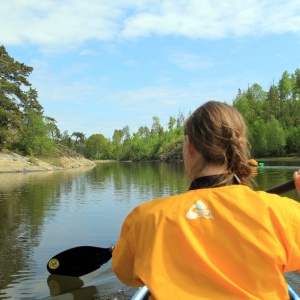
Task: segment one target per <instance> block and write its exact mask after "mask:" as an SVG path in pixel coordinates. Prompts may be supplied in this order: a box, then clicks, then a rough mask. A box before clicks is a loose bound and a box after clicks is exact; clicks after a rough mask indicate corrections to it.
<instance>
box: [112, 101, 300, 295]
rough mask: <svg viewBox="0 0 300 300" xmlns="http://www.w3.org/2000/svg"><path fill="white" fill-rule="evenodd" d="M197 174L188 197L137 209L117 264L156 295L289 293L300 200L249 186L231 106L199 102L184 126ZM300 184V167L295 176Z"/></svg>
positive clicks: (299, 265)
mask: <svg viewBox="0 0 300 300" xmlns="http://www.w3.org/2000/svg"><path fill="white" fill-rule="evenodd" d="M184 134H185V137H184V146H183V158H184V164H185V169H186V171H187V174H188V175H189V177H190V178H191V185H190V189H189V190H188V191H187V192H186V193H183V194H180V195H176V196H170V197H165V198H160V199H155V200H152V201H149V202H147V203H144V204H142V205H140V206H138V207H136V208H135V209H134V210H133V211H132V212H131V213H130V214H129V215H128V216H127V218H126V220H125V221H124V224H123V227H122V231H121V235H120V238H119V241H118V243H117V245H116V246H115V248H114V251H113V253H112V255H113V261H112V267H113V270H114V272H115V274H116V275H117V277H118V278H119V279H120V280H121V281H122V282H123V283H125V284H126V285H129V286H142V285H146V286H147V287H148V288H149V290H150V292H151V296H150V298H149V299H157V300H164V299H166V300H169V299H172V300H175V299H182V300H189V299H190V300H193V299H218V300H219V299H230V300H232V299H260V300H262V299H273V300H274V299H280V300H282V299H289V296H288V291H287V285H286V282H285V279H284V276H283V273H285V272H290V271H296V270H299V269H300V204H299V203H298V202H296V201H295V200H292V199H289V198H287V197H280V196H277V195H274V194H268V193H266V192H262V191H253V190H252V189H251V187H249V178H250V175H251V169H250V167H249V165H248V164H247V160H248V159H249V158H250V156H249V149H248V141H247V138H246V126H245V123H244V120H243V118H242V116H241V115H240V113H239V112H238V111H237V110H236V109H234V108H233V107H231V106H229V105H227V104H224V103H220V102H215V101H210V102H207V103H205V104H204V105H202V106H200V107H199V108H198V109H196V110H195V112H194V113H193V114H192V115H191V116H190V117H189V118H188V119H187V121H186V123H185V126H184ZM294 180H295V184H296V186H297V187H298V189H300V173H299V172H295V173H294Z"/></svg>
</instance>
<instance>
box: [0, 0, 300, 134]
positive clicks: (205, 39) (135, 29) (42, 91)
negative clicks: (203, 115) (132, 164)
mask: <svg viewBox="0 0 300 300" xmlns="http://www.w3.org/2000/svg"><path fill="white" fill-rule="evenodd" d="M0 44H2V45H4V46H5V48H6V50H7V51H8V53H9V54H10V56H12V57H13V58H14V59H15V60H17V61H19V62H23V63H25V64H27V65H29V66H32V67H33V68H34V71H33V72H32V74H31V75H30V77H29V81H30V82H31V83H32V87H33V88H35V89H36V90H37V91H38V93H39V99H38V100H39V102H40V103H41V105H42V106H43V107H44V114H45V115H46V116H49V117H52V118H54V119H55V120H56V121H57V126H58V128H59V129H60V130H61V131H62V132H63V131H65V130H67V131H68V132H69V134H72V133H73V132H74V131H79V132H83V133H84V134H86V137H89V136H90V135H92V134H94V133H101V134H103V135H104V136H105V137H107V138H111V137H112V135H113V132H114V130H115V129H122V128H123V127H125V126H129V128H130V132H131V134H132V133H134V132H136V131H137V130H138V128H139V127H140V126H148V127H149V128H151V125H152V123H153V117H154V116H156V117H158V118H159V119H160V123H161V125H162V126H164V128H167V124H168V121H169V118H170V116H174V117H175V118H176V117H177V116H178V114H179V113H183V114H184V116H187V115H188V113H189V112H190V111H193V110H194V109H195V108H197V107H198V106H199V105H201V104H202V103H204V102H206V101H208V100H212V99H213V100H219V101H225V102H228V103H230V104H231V103H232V101H233V99H234V98H235V96H236V95H237V91H238V89H239V88H240V89H241V90H245V89H247V87H248V86H249V85H250V86H251V85H252V84H254V83H258V84H260V85H261V86H262V88H263V89H264V90H268V88H269V86H270V85H271V84H272V83H273V82H274V83H275V84H277V83H278V81H279V79H280V78H281V75H282V73H283V72H284V71H288V72H289V73H294V72H295V70H296V69H297V68H300V55H299V53H300V1H298V0H286V1H281V0H273V1H269V0H268V1H264V0H243V1H241V0H240V1H239V0H231V1H226V0H223V1H221V0H220V1H217V0H210V1H209V0H207V1H206V0H176V1H175V0H136V1H133V0H113V1H106V0H85V1H82V0H43V1H41V0H26V1H22V0H9V1H5V0H1V1H0Z"/></svg>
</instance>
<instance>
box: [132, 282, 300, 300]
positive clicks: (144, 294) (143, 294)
mask: <svg viewBox="0 0 300 300" xmlns="http://www.w3.org/2000/svg"><path fill="white" fill-rule="evenodd" d="M288 291H289V295H290V300H300V297H299V296H298V294H297V293H296V292H295V291H294V290H293V289H292V287H291V286H290V285H289V284H288ZM149 296H150V292H149V290H148V288H147V287H146V286H143V287H141V288H139V289H138V290H137V291H136V292H135V294H134V295H133V297H132V298H131V300H147V299H148V297H149Z"/></svg>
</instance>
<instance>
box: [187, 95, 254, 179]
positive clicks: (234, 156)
mask: <svg viewBox="0 0 300 300" xmlns="http://www.w3.org/2000/svg"><path fill="white" fill-rule="evenodd" d="M184 134H185V135H188V137H189V139H190V142H191V143H192V144H193V146H194V147H195V149H196V150H197V151H198V152H199V153H201V154H202V156H203V157H204V159H205V160H206V163H208V164H212V165H223V166H225V168H226V169H227V170H228V173H229V174H230V175H231V176H229V178H228V179H227V180H228V184H229V182H232V180H233V177H234V175H236V176H238V178H239V180H240V181H241V183H243V184H247V185H248V184H249V183H248V180H247V179H248V177H249V176H250V175H251V168H250V166H249V165H248V164H247V161H248V159H249V157H250V155H249V143H248V140H247V136H246V125H245V122H244V119H243V117H242V116H241V114H240V113H239V112H238V111H237V110H236V109H235V108H234V107H232V106H229V105H228V104H225V103H221V102H217V101H209V102H206V103H205V104H203V105H202V106H200V107H199V108H197V109H196V110H195V111H194V113H193V114H192V115H191V116H190V117H189V118H188V119H187V120H186V122H185V125H184ZM225 184H226V182H225Z"/></svg>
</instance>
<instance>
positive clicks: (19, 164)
mask: <svg viewBox="0 0 300 300" xmlns="http://www.w3.org/2000/svg"><path fill="white" fill-rule="evenodd" d="M57 161H58V165H52V164H50V163H47V162H45V161H42V160H40V159H37V158H29V157H25V156H22V155H19V154H17V153H13V152H10V151H0V173H27V172H42V171H60V170H65V169H72V168H79V167H84V166H95V163H94V162H92V161H90V160H88V159H86V158H84V157H83V156H81V155H76V156H74V157H71V156H62V157H59V158H57Z"/></svg>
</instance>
